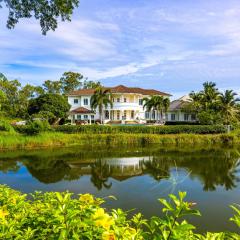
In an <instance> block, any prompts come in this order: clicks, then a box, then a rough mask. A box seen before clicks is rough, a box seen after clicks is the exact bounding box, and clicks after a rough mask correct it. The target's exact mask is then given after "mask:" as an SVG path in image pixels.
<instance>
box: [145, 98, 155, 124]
mask: <svg viewBox="0 0 240 240" xmlns="http://www.w3.org/2000/svg"><path fill="white" fill-rule="evenodd" d="M143 102H144V104H143V108H144V109H146V110H147V111H148V112H149V115H150V120H151V119H152V113H151V112H152V111H153V110H154V109H155V102H154V99H153V98H152V97H151V98H147V97H145V98H143Z"/></svg>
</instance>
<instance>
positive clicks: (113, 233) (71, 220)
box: [0, 185, 240, 240]
mask: <svg viewBox="0 0 240 240" xmlns="http://www.w3.org/2000/svg"><path fill="white" fill-rule="evenodd" d="M185 196H186V193H183V192H180V193H179V197H176V196H174V195H171V194H170V195H169V197H170V201H166V200H165V199H159V202H160V203H161V204H162V205H163V206H164V207H163V209H162V212H163V213H164V217H163V218H160V217H157V216H154V217H152V218H151V219H150V220H146V219H144V218H143V216H142V215H141V214H140V213H138V214H136V215H134V216H133V217H132V218H130V219H129V218H128V217H127V213H126V212H124V211H122V210H121V209H113V210H111V211H110V212H107V211H106V210H105V209H104V208H103V207H101V204H102V203H103V202H104V200H103V199H100V198H94V197H93V196H92V195H90V194H82V195H79V196H78V197H75V198H74V197H73V194H71V193H68V192H66V193H59V192H49V193H41V192H36V193H34V194H32V195H31V197H29V196H27V195H26V194H21V193H20V192H18V191H15V190H13V189H10V188H9V187H7V186H5V185H1V187H0V238H1V239H23V236H24V239H39V240H40V239H59V240H63V239H66V240H67V239H108V240H115V239H122V240H133V239H135V240H137V239H149V240H150V239H159V240H161V239H163V240H170V239H219V240H221V239H239V238H240V235H238V234H237V233H230V232H229V233H207V234H206V235H200V234H195V233H194V229H195V227H194V226H193V225H191V224H189V223H188V222H187V221H186V220H185V219H184V218H185V216H189V215H197V216H199V215H200V213H199V211H197V210H194V209H193V207H194V203H189V202H185V201H184V198H185ZM232 208H233V210H234V211H235V216H234V217H233V218H231V219H230V220H231V221H233V222H235V223H236V224H237V226H238V227H240V208H239V206H232Z"/></svg>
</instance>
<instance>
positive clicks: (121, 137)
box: [0, 132, 240, 149]
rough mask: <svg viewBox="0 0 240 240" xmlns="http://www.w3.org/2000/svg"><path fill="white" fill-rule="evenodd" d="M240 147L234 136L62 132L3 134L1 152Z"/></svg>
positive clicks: (236, 136) (0, 134)
mask: <svg viewBox="0 0 240 240" xmlns="http://www.w3.org/2000/svg"><path fill="white" fill-rule="evenodd" d="M86 144H87V145H99V144H101V145H105V146H106V145H108V146H113V145H126V144H128V145H129V144H131V145H146V144H160V145H163V146H167V145H171V146H178V145H188V146H190V145H194V146H195V145H208V146H209V145H216V144H217V145H219V144H223V145H237V144H240V135H239V134H238V133H231V134H164V135H159V134H142V133H139V134H135V133H133V134H131V133H115V134H112V133H110V134H86V133H72V134H66V133H61V132H42V133H40V134H38V135H33V136H27V135H24V134H20V133H9V132H0V149H24V148H41V147H57V146H74V145H86Z"/></svg>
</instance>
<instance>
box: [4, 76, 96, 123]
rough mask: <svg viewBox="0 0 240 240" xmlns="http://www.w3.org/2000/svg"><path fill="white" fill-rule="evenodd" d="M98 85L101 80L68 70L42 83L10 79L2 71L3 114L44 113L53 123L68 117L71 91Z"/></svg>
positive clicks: (21, 115) (15, 115)
mask: <svg viewBox="0 0 240 240" xmlns="http://www.w3.org/2000/svg"><path fill="white" fill-rule="evenodd" d="M97 86H100V82H94V81H89V80H88V79H87V78H84V77H83V75H82V74H80V73H76V72H64V73H63V75H62V77H61V78H60V79H59V80H57V81H52V80H46V81H45V82H44V83H43V84H42V85H41V86H33V85H30V84H26V85H25V86H22V85H21V83H20V82H19V81H18V80H16V79H15V80H9V79H7V77H6V76H4V75H3V74H2V73H0V116H2V117H7V118H20V119H30V118H32V117H40V118H41V117H42V118H45V119H46V118H47V120H49V122H50V123H53V122H55V121H57V120H59V118H65V117H67V112H68V111H69V109H70V105H69V104H68V101H67V97H66V96H67V94H68V93H69V92H71V91H73V90H76V89H82V88H85V89H86V88H96V87H97Z"/></svg>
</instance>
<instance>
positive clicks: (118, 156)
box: [0, 146, 240, 231]
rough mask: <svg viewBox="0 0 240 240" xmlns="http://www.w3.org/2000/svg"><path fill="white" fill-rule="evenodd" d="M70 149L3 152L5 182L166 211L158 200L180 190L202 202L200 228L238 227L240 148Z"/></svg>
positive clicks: (0, 164) (0, 169) (1, 179)
mask: <svg viewBox="0 0 240 240" xmlns="http://www.w3.org/2000/svg"><path fill="white" fill-rule="evenodd" d="M105 148H106V147H102V148H100V147H97V148H66V149H55V150H38V151H36V150H34V151H16V152H2V153H0V183H1V184H8V185H9V186H11V187H13V188H16V189H19V190H21V191H23V192H33V191H35V190H42V191H65V190H69V191H72V192H75V193H85V192H90V193H93V194H95V195H96V196H101V197H106V196H109V195H114V196H116V197H117V199H118V200H117V201H114V200H109V201H108V202H107V203H106V207H120V208H123V209H126V210H129V209H135V211H136V212H137V211H141V212H142V213H143V214H144V215H145V217H149V216H151V215H154V214H155V215H156V214H161V211H160V209H161V206H160V204H159V203H158V201H157V199H158V198H162V197H167V195H168V194H169V193H177V192H178V191H179V190H181V191H187V192H188V196H187V200H189V201H193V202H197V206H198V209H200V211H201V212H202V217H194V218H191V219H190V220H191V222H192V223H194V224H196V225H197V226H198V227H199V229H200V231H205V230H208V231H221V230H236V228H235V227H234V225H233V224H232V223H230V222H229V221H228V219H229V218H230V216H231V213H232V211H231V209H230V208H229V205H230V204H232V203H240V182H239V180H240V172H239V170H240V167H239V165H240V154H239V149H221V148H219V149H214V150H213V149H209V150H204V149H178V150H176V149H162V148H159V147H158V146H151V147H145V148H122V147H119V148H108V149H105Z"/></svg>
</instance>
